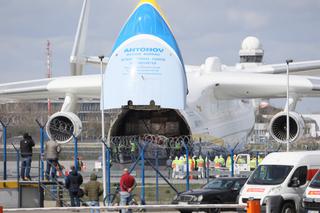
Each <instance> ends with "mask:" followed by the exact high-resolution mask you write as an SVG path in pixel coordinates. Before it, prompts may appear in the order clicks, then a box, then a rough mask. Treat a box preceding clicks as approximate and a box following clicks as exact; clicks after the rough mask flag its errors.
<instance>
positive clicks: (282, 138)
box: [269, 112, 305, 143]
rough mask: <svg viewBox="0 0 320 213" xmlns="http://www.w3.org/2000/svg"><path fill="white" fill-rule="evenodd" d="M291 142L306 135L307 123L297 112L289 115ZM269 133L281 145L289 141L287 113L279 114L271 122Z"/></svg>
mask: <svg viewBox="0 0 320 213" xmlns="http://www.w3.org/2000/svg"><path fill="white" fill-rule="evenodd" d="M289 125H290V127H289V130H290V131H289V142H294V141H296V140H298V139H299V138H301V136H303V134H304V128H305V122H304V120H303V118H302V116H301V115H300V114H298V113H296V112H290V113H289ZM269 132H270V134H271V136H272V137H273V138H274V139H275V140H276V141H277V142H279V143H285V142H286V141H287V113H286V112H279V113H278V114H276V115H275V116H273V118H272V119H271V121H270V126H269Z"/></svg>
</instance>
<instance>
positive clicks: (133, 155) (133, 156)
mask: <svg viewBox="0 0 320 213" xmlns="http://www.w3.org/2000/svg"><path fill="white" fill-rule="evenodd" d="M130 146H131V149H130V151H131V161H132V162H135V161H136V152H137V150H138V149H137V144H136V143H135V142H134V141H133V140H130Z"/></svg>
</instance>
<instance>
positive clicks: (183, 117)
mask: <svg viewBox="0 0 320 213" xmlns="http://www.w3.org/2000/svg"><path fill="white" fill-rule="evenodd" d="M88 14H89V0H84V2H83V7H82V11H81V15H80V20H79V24H78V28H77V33H76V37H75V41H74V46H73V50H72V54H71V57H70V64H71V75H70V76H67V77H56V78H50V79H39V80H30V81H22V82H13V83H5V84H0V100H2V101H7V100H33V99H41V98H61V97H63V98H64V103H63V106H62V108H61V110H60V111H59V112H57V113H55V114H53V115H52V116H51V117H50V118H49V120H48V122H47V126H46V131H47V134H48V136H49V137H50V138H53V139H56V140H58V141H59V142H61V143H65V142H68V141H70V140H71V139H72V134H74V135H78V134H79V133H80V132H81V129H82V123H81V120H80V119H79V117H78V116H77V114H76V108H75V106H76V103H77V101H78V100H79V99H80V98H82V99H86V98H100V97H102V94H103V100H104V101H103V102H102V104H101V107H102V108H103V109H104V110H107V109H114V108H116V109H120V110H121V113H119V114H118V116H117V118H116V120H115V121H114V122H113V125H112V127H111V129H110V134H109V135H110V136H127V135H143V134H145V133H147V134H158V135H163V136H166V137H174V136H179V135H192V136H194V137H195V138H197V137H198V138H200V137H201V138H202V141H204V140H206V141H208V140H209V141H214V140H218V139H219V141H223V143H224V145H225V146H226V147H228V146H233V145H234V144H235V143H237V142H245V141H246V137H247V135H248V134H249V132H250V131H251V130H252V128H253V126H254V122H255V117H254V105H253V101H252V100H253V99H255V98H265V99H268V98H282V97H285V96H286V75H285V73H286V69H287V64H286V63H283V64H268V65H266V64H263V63H262V59H263V49H262V47H261V44H260V41H259V40H258V39H257V38H255V37H248V38H246V39H245V40H244V41H243V43H242V49H241V50H240V63H238V64H237V65H235V66H226V65H223V64H221V62H220V60H219V58H216V57H208V58H207V59H206V60H205V62H204V64H202V65H199V66H191V65H186V64H184V62H183V57H182V54H181V53H180V50H179V47H178V43H177V42H176V39H175V38H174V36H173V33H172V29H171V28H170V25H169V23H168V20H167V19H166V18H165V17H164V15H163V12H162V11H161V9H160V7H159V5H158V4H157V2H156V1H155V0H141V1H140V2H139V4H138V5H137V7H136V8H135V9H134V11H133V13H132V14H131V15H130V17H129V18H128V20H127V22H126V23H125V25H124V26H123V28H122V30H121V32H120V34H119V36H118V38H117V40H116V42H115V44H114V47H113V49H112V51H111V54H110V57H105V58H102V57H100V58H99V57H98V56H97V57H89V56H86V55H85V40H86V32H87V25H88ZM89 63H93V64H97V65H101V67H103V68H104V69H105V71H104V74H103V80H102V78H101V76H102V75H93V74H92V75H85V74H83V69H84V66H85V65H86V64H89ZM319 71H320V60H316V61H303V62H294V63H291V64H290V74H291V75H290V94H291V98H290V100H291V102H290V103H289V104H288V105H289V107H290V109H291V110H292V111H291V112H290V140H291V141H294V140H297V139H298V138H299V137H300V136H302V135H303V132H304V125H305V124H304V119H303V117H302V116H301V115H300V114H298V113H296V112H294V106H295V103H296V102H297V100H299V98H301V97H316V96H319V95H320V78H319V77H316V75H317V73H319ZM102 85H103V88H102ZM285 126H286V120H285V113H284V112H281V113H279V114H277V115H275V117H274V118H273V119H272V121H271V124H270V132H271V135H272V136H273V137H274V138H275V139H276V140H277V141H279V142H282V141H284V140H285V137H286V134H285ZM66 127H68V129H66ZM61 130H63V131H61Z"/></svg>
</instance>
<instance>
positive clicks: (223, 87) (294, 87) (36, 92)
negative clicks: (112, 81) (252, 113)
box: [0, 67, 320, 101]
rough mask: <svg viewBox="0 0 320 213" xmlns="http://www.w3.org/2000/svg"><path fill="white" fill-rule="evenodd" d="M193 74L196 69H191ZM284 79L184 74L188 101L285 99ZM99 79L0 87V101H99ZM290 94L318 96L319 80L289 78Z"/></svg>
mask: <svg viewBox="0 0 320 213" xmlns="http://www.w3.org/2000/svg"><path fill="white" fill-rule="evenodd" d="M193 69H194V70H193V71H195V70H196V67H193ZM286 80H287V77H286V75H282V74H279V75H275V74H257V73H243V72H240V73H237V72H212V73H206V74H204V75H199V74H198V72H197V73H189V74H188V84H189V94H188V99H189V100H190V99H193V98H195V99H196V98H198V97H200V96H201V93H202V92H204V90H203V88H206V89H213V91H214V95H215V98H217V99H222V100H223V99H225V100H227V99H239V98H281V97H285V96H286V85H287V81H286ZM100 85H101V79H100V75H82V76H68V77H59V78H51V79H40V80H32V81H22V82H13V83H7V84H0V100H2V101H8V100H34V99H41V98H64V97H65V95H66V94H67V93H72V94H75V95H76V96H77V97H79V98H100ZM290 93H291V95H293V94H294V95H295V96H297V97H317V96H320V77H313V76H295V75H291V76H290Z"/></svg>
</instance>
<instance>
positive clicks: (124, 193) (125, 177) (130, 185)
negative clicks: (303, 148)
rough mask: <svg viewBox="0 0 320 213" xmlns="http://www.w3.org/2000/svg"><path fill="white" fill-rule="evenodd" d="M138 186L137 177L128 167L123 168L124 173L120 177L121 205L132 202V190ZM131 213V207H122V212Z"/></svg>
mask: <svg viewBox="0 0 320 213" xmlns="http://www.w3.org/2000/svg"><path fill="white" fill-rule="evenodd" d="M135 186H136V181H135V178H134V177H133V176H132V175H130V173H129V171H128V169H127V168H125V169H124V170H123V174H122V176H121V179H120V205H121V206H126V205H128V204H129V203H130V201H131V199H132V197H131V192H132V190H133V189H134V188H135ZM127 212H129V213H131V212H132V210H131V209H121V213H127Z"/></svg>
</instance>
